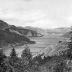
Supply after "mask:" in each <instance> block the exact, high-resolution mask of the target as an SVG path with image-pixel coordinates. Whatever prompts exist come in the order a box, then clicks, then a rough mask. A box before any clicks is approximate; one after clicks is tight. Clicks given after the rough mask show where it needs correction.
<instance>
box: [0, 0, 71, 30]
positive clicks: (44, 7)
mask: <svg viewBox="0 0 72 72" xmlns="http://www.w3.org/2000/svg"><path fill="white" fill-rule="evenodd" d="M0 19H2V20H4V21H6V22H7V23H9V24H11V25H16V26H23V27H25V26H32V27H39V28H43V29H49V28H59V27H69V26H72V0H0Z"/></svg>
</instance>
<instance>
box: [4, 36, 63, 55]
mask: <svg viewBox="0 0 72 72" xmlns="http://www.w3.org/2000/svg"><path fill="white" fill-rule="evenodd" d="M30 39H31V40H33V41H35V42H36V44H30V45H28V46H29V48H30V51H31V52H32V54H33V55H35V54H38V53H40V52H43V51H47V52H48V51H49V52H50V51H51V50H52V49H53V48H54V47H53V46H54V45H56V44H57V43H58V41H59V40H62V39H63V38H61V37H32V38H30ZM15 49H16V52H17V54H18V56H20V55H21V53H22V51H23V50H24V49H25V45H23V46H17V47H15ZM4 51H5V54H6V55H7V56H8V55H9V54H10V51H11V48H6V49H5V50H4Z"/></svg>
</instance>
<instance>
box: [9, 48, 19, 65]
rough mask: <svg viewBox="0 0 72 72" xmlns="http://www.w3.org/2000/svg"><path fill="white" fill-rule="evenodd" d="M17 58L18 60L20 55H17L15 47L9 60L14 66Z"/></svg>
mask: <svg viewBox="0 0 72 72" xmlns="http://www.w3.org/2000/svg"><path fill="white" fill-rule="evenodd" d="M17 60H18V57H17V54H16V51H15V49H14V48H13V49H12V51H11V53H10V58H9V62H10V64H11V65H13V66H14V65H15V64H16V62H17Z"/></svg>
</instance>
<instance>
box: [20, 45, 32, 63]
mask: <svg viewBox="0 0 72 72" xmlns="http://www.w3.org/2000/svg"><path fill="white" fill-rule="evenodd" d="M21 58H22V60H23V62H24V64H29V63H30V62H31V60H32V54H31V52H30V49H29V47H28V46H26V48H25V49H24V50H23V52H22V55H21Z"/></svg>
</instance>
